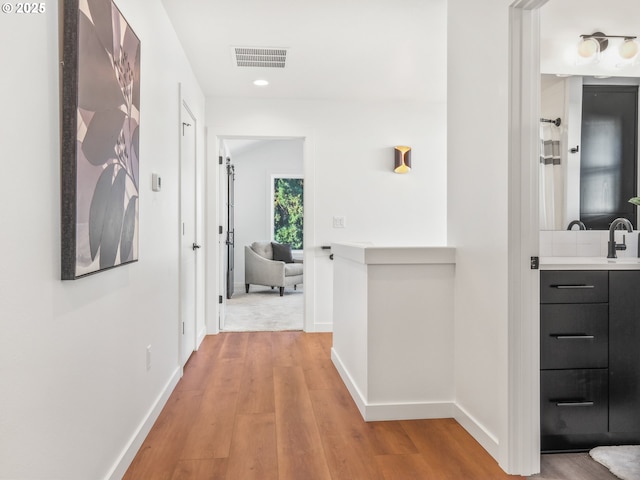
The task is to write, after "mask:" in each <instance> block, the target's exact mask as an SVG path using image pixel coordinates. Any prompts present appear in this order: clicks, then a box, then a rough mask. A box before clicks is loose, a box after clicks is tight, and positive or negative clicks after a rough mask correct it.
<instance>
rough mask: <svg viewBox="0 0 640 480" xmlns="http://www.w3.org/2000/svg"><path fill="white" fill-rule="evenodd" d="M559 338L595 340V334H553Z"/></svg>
mask: <svg viewBox="0 0 640 480" xmlns="http://www.w3.org/2000/svg"><path fill="white" fill-rule="evenodd" d="M551 336H552V337H554V338H557V339H558V340H593V339H594V338H596V336H595V335H585V334H575V335H551Z"/></svg>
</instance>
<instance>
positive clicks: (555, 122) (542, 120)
mask: <svg viewBox="0 0 640 480" xmlns="http://www.w3.org/2000/svg"><path fill="white" fill-rule="evenodd" d="M540 121H541V122H545V123H553V124H554V125H555V126H556V127H559V126H560V123H562V121H561V120H560V117H558V118H556V119H555V120H549V119H548V118H541V119H540Z"/></svg>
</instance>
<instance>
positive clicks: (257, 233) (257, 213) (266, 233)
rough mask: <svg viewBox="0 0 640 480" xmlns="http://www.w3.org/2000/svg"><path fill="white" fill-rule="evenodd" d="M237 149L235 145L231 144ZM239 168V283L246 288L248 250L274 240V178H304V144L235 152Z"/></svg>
mask: <svg viewBox="0 0 640 480" xmlns="http://www.w3.org/2000/svg"><path fill="white" fill-rule="evenodd" d="M231 144H232V145H233V142H231ZM231 155H232V156H231V159H232V163H233V164H234V165H235V172H236V183H235V202H234V204H235V211H234V213H235V244H236V248H235V283H236V284H237V285H238V288H244V247H245V245H251V243H253V242H255V241H260V240H271V235H272V231H271V230H272V226H271V222H270V220H271V205H272V203H271V182H272V177H271V176H272V175H280V174H287V175H294V176H295V175H302V174H303V168H302V156H303V153H302V140H300V139H297V140H293V139H292V140H263V141H260V142H258V143H256V144H254V145H253V147H252V148H248V149H243V150H240V151H239V152H238V153H235V151H234V150H233V149H232V151H231Z"/></svg>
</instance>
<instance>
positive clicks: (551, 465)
mask: <svg viewBox="0 0 640 480" xmlns="http://www.w3.org/2000/svg"><path fill="white" fill-rule="evenodd" d="M529 478H530V479H531V480H619V479H618V477H616V476H615V475H614V474H613V473H611V472H610V471H609V470H608V469H607V468H606V467H604V466H602V465H600V464H599V463H598V462H596V461H595V460H593V459H592V458H591V457H590V456H589V454H588V453H587V452H584V453H554V454H548V455H542V458H541V460H540V474H538V475H533V476H532V477H529Z"/></svg>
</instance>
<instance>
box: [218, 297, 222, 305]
mask: <svg viewBox="0 0 640 480" xmlns="http://www.w3.org/2000/svg"><path fill="white" fill-rule="evenodd" d="M218 303H222V295H218Z"/></svg>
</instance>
